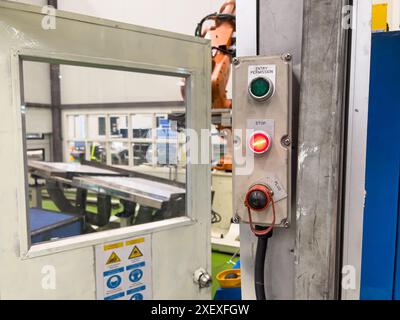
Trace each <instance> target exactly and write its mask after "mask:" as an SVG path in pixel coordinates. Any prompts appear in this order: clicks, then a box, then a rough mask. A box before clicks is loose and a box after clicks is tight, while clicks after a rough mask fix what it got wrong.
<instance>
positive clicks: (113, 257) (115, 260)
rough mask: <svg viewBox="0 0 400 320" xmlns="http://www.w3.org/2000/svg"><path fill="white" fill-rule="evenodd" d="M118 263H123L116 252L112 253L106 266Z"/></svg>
mask: <svg viewBox="0 0 400 320" xmlns="http://www.w3.org/2000/svg"><path fill="white" fill-rule="evenodd" d="M118 262H121V258H120V257H118V255H117V254H116V253H115V252H113V253H111V255H110V257H109V258H108V260H107V262H106V264H113V263H118Z"/></svg>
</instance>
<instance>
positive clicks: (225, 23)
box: [196, 0, 236, 109]
mask: <svg viewBox="0 0 400 320" xmlns="http://www.w3.org/2000/svg"><path fill="white" fill-rule="evenodd" d="M235 12H236V2H235V1H233V0H230V1H227V2H225V3H224V4H223V5H222V7H221V9H220V10H219V12H218V13H216V14H211V15H208V16H207V17H205V18H204V19H203V20H202V22H201V23H200V24H199V26H198V29H197V30H196V34H197V35H201V36H202V37H204V38H206V39H210V40H211V46H212V49H213V51H212V55H213V61H212V64H213V71H212V75H211V83H212V108H213V109H225V108H232V101H231V100H229V99H228V98H227V95H226V87H227V85H228V81H229V76H230V72H231V62H232V57H233V55H234V53H233V52H232V51H231V47H232V46H233V45H234V38H233V35H234V33H235V31H236V22H235ZM206 20H214V21H215V24H214V25H213V26H210V27H208V28H206V29H205V30H202V24H203V23H204V21H206Z"/></svg>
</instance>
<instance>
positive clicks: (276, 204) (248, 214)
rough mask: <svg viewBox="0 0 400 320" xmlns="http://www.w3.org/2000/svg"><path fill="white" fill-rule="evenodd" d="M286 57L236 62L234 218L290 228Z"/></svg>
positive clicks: (288, 62)
mask: <svg viewBox="0 0 400 320" xmlns="http://www.w3.org/2000/svg"><path fill="white" fill-rule="evenodd" d="M291 60H292V59H291V56H290V55H289V54H285V55H282V56H273V57H260V56H259V57H243V58H236V59H235V60H234V61H233V64H234V68H233V69H234V71H233V128H234V130H233V139H234V156H233V171H234V175H233V177H234V178H233V201H234V203H233V206H234V218H236V219H240V221H242V222H245V223H249V224H250V225H251V227H252V228H253V229H254V230H255V226H270V227H275V226H277V227H278V226H281V227H288V226H289V224H290V209H291V205H290V204H291V194H290V193H291V192H290V190H291V154H292V152H291V145H292V128H291V127H292V116H291V115H292V110H291V109H292V62H291Z"/></svg>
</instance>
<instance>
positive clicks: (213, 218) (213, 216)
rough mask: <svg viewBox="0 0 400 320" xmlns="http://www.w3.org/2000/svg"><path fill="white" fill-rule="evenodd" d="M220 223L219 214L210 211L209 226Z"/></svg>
mask: <svg viewBox="0 0 400 320" xmlns="http://www.w3.org/2000/svg"><path fill="white" fill-rule="evenodd" d="M221 221H222V217H221V215H220V214H219V213H217V212H215V211H214V210H211V224H215V223H219V222H221Z"/></svg>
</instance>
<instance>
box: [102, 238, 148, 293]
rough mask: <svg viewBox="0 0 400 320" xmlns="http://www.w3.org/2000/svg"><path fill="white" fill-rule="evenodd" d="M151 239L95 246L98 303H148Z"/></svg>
mask: <svg viewBox="0 0 400 320" xmlns="http://www.w3.org/2000/svg"><path fill="white" fill-rule="evenodd" d="M151 267H152V263H151V237H150V236H144V237H138V238H133V239H127V240H124V241H120V242H113V243H107V244H105V245H98V246H96V282H97V299H99V300H146V299H152V283H151V280H152V275H151V272H152V269H151Z"/></svg>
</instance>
